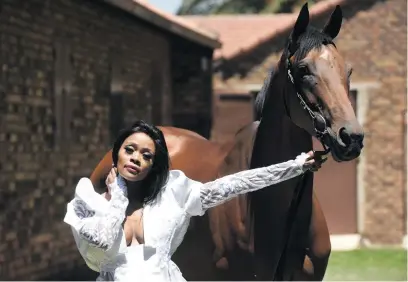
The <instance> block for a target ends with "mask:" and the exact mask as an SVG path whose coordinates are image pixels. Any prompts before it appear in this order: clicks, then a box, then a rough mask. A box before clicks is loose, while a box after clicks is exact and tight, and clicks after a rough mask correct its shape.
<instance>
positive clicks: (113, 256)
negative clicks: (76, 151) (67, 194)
mask: <svg viewBox="0 0 408 282" xmlns="http://www.w3.org/2000/svg"><path fill="white" fill-rule="evenodd" d="M307 157H308V156H307V155H306V154H301V155H300V156H298V157H297V158H296V160H292V161H287V162H284V163H280V164H276V165H271V166H268V167H263V168H257V169H252V170H246V171H242V172H239V173H236V174H232V175H228V176H225V177H222V178H220V179H217V180H215V181H212V182H208V183H205V184H203V183H201V182H197V181H194V180H192V179H189V178H188V177H187V176H186V175H185V174H184V173H183V172H182V171H180V170H171V171H170V175H169V179H168V182H167V184H166V186H165V187H163V189H162V192H161V193H160V194H159V197H158V198H157V200H156V201H155V203H154V204H150V205H145V206H144V209H143V227H144V241H145V242H144V244H142V245H135V246H134V245H132V246H127V245H126V239H125V236H124V230H123V227H122V223H123V221H124V219H125V211H126V208H127V205H128V203H129V202H128V198H127V197H126V196H127V191H126V185H125V183H124V181H123V179H122V178H121V177H119V178H116V180H115V182H113V183H112V184H111V185H110V189H111V200H110V201H107V200H106V199H105V198H104V197H103V196H102V195H100V194H98V193H96V192H95V190H94V188H93V186H92V183H91V181H90V180H89V179H88V178H82V179H81V180H80V181H79V182H78V184H77V187H76V189H75V198H74V199H73V200H72V201H71V202H69V203H68V205H67V213H66V215H65V218H64V221H65V222H66V223H68V224H69V225H70V226H71V229H72V232H73V235H74V238H75V242H76V245H77V247H78V250H79V252H80V253H81V255H82V257H83V258H84V260H85V262H86V264H87V265H88V267H90V268H91V269H92V270H94V271H97V272H99V273H100V275H99V276H98V279H97V280H99V281H113V280H114V281H146V282H148V281H186V280H185V279H184V278H183V276H182V274H181V272H180V270H179V268H178V267H177V266H176V264H175V263H174V262H173V261H172V260H171V256H172V255H173V253H174V252H175V251H176V249H177V248H178V246H179V245H180V244H181V242H182V240H183V238H184V235H185V233H186V231H187V228H188V225H189V221H190V218H191V217H192V216H201V215H203V214H204V213H205V211H206V210H207V209H209V208H211V207H214V206H216V205H219V204H222V203H224V202H226V201H227V200H229V199H231V198H232V197H234V196H237V195H238V194H243V193H248V192H250V191H255V190H258V189H261V188H264V187H267V186H270V185H272V184H276V183H279V182H282V181H285V180H288V179H290V178H293V177H296V176H299V175H301V174H302V173H304V172H305V171H306V168H305V167H304V163H305V160H306V158H307Z"/></svg>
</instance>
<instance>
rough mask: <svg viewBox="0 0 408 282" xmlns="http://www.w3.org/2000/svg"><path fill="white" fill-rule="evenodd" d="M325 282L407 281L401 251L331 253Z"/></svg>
mask: <svg viewBox="0 0 408 282" xmlns="http://www.w3.org/2000/svg"><path fill="white" fill-rule="evenodd" d="M324 280H325V281H364V280H365V281H367V280H370V281H407V253H406V251H405V250H403V249H374V250H373V249H361V250H355V251H347V252H332V254H331V256H330V261H329V266H328V268H327V272H326V276H325V278H324Z"/></svg>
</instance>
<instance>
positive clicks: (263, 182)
mask: <svg viewBox="0 0 408 282" xmlns="http://www.w3.org/2000/svg"><path fill="white" fill-rule="evenodd" d="M307 158H308V155H306V154H304V153H302V154H301V155H299V156H298V157H297V158H296V160H291V161H287V162H284V163H279V164H274V165H271V166H267V167H261V168H256V169H251V170H245V171H241V172H238V173H235V174H231V175H227V176H224V177H222V178H219V179H217V180H215V181H212V182H208V183H205V184H203V185H202V186H201V188H200V199H201V204H202V208H203V210H206V209H209V208H212V207H214V206H217V205H220V204H222V203H224V202H226V201H228V200H230V199H231V198H233V197H235V196H237V195H239V194H245V193H248V192H252V191H255V190H259V189H262V188H265V187H268V186H270V185H273V184H277V183H280V182H283V181H285V180H288V179H291V178H294V177H296V176H299V175H301V174H302V173H304V172H305V171H306V170H307V168H306V167H305V166H304V163H305V161H306V159H307Z"/></svg>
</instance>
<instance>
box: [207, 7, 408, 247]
mask: <svg viewBox="0 0 408 282" xmlns="http://www.w3.org/2000/svg"><path fill="white" fill-rule="evenodd" d="M342 9H343V13H344V17H345V19H344V22H343V27H342V30H341V31H340V35H339V36H338V38H337V39H336V44H337V46H338V48H339V50H340V51H341V54H342V55H344V57H345V58H346V60H347V61H348V62H350V63H351V64H352V66H353V69H354V71H353V76H352V82H353V83H358V82H378V83H380V88H379V89H377V90H375V91H374V90H373V91H371V93H370V94H369V104H368V110H367V116H366V118H365V124H364V129H365V132H366V137H365V141H364V143H365V148H364V152H365V155H366V168H365V171H364V174H365V179H364V189H365V197H366V198H365V209H364V213H365V217H364V218H365V219H364V223H363V229H364V234H362V235H363V236H364V237H365V238H367V239H369V240H370V241H371V242H372V243H374V244H400V243H401V240H402V237H403V235H404V234H405V233H406V220H407V219H406V214H405V212H404V211H405V207H406V203H405V199H406V196H405V193H404V191H405V180H404V179H405V178H404V177H405V174H406V170H405V166H404V163H405V158H404V150H405V149H404V143H403V142H404V127H403V111H404V110H405V108H406V106H405V105H406V100H405V99H406V98H405V97H406V92H407V89H406V83H407V81H406V74H407V71H406V62H407V2H406V1H402V0H388V1H387V0H385V1H379V0H364V1H349V4H348V5H346V6H342ZM331 12H332V11H328V12H327V13H325V14H323V15H321V16H319V17H317V18H315V19H314V20H313V21H312V24H313V25H315V26H320V27H323V25H324V23H325V22H326V21H327V20H328V18H329V16H330V14H331ZM288 36H289V32H285V33H283V34H282V35H281V36H279V37H275V38H273V39H271V40H269V41H267V42H265V43H263V44H260V45H259V46H257V48H255V49H253V50H251V52H248V53H243V54H241V55H240V56H237V57H235V58H233V59H232V60H230V61H227V62H225V63H223V64H222V67H220V68H219V69H218V72H217V73H216V74H215V76H214V84H215V85H216V87H217V85H221V86H222V85H234V88H235V89H237V88H238V87H239V85H243V89H245V88H244V87H245V85H246V84H262V83H263V81H264V78H265V75H266V73H267V71H268V70H269V68H270V67H271V66H273V65H274V64H275V63H276V62H277V60H278V59H279V57H280V54H281V51H282V49H283V47H284V44H285V41H286V38H287V37H288ZM225 79H227V83H225V81H224V80H225ZM357 95H358V94H357Z"/></svg>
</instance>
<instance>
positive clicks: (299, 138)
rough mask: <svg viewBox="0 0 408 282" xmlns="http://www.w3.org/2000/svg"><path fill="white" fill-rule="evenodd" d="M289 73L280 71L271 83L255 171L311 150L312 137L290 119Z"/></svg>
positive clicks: (256, 148) (256, 147) (257, 140)
mask: <svg viewBox="0 0 408 282" xmlns="http://www.w3.org/2000/svg"><path fill="white" fill-rule="evenodd" d="M285 75H286V73H285V70H277V72H276V73H275V74H274V76H273V77H271V78H270V80H269V81H268V84H269V85H267V89H264V90H266V91H267V93H268V94H267V95H266V96H265V101H264V103H263V111H262V119H261V121H260V123H259V126H258V130H257V133H256V137H255V142H254V147H253V152H252V158H251V168H255V167H261V166H267V165H270V164H274V163H278V162H283V161H287V160H288V159H293V158H295V157H296V155H298V154H299V153H301V152H305V151H308V150H310V148H311V146H312V143H311V142H312V140H311V137H310V136H309V135H308V134H307V133H306V132H305V131H304V130H303V129H300V128H299V127H297V126H296V125H295V124H294V123H293V122H292V121H291V120H290V118H289V113H288V112H287V108H286V104H285V95H288V93H287V91H288V87H287V86H288V85H287V83H288V81H287V78H286V77H285Z"/></svg>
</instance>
